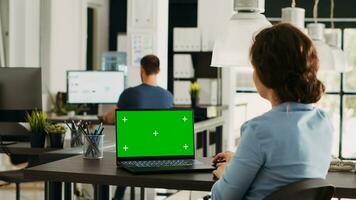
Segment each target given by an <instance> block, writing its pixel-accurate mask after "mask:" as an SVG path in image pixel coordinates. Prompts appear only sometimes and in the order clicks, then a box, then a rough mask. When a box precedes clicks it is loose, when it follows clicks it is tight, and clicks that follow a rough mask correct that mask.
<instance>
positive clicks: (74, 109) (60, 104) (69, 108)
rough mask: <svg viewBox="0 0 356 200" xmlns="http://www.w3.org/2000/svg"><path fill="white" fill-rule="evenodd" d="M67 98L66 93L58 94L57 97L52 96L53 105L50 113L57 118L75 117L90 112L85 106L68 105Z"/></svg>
mask: <svg viewBox="0 0 356 200" xmlns="http://www.w3.org/2000/svg"><path fill="white" fill-rule="evenodd" d="M49 94H50V93H49ZM66 98H67V97H66V93H64V92H57V94H56V95H54V94H50V100H51V103H52V109H51V110H50V113H54V114H55V115H57V116H63V115H68V116H69V117H73V116H74V115H75V114H78V113H80V112H85V111H88V108H86V107H85V105H84V104H68V103H66Z"/></svg>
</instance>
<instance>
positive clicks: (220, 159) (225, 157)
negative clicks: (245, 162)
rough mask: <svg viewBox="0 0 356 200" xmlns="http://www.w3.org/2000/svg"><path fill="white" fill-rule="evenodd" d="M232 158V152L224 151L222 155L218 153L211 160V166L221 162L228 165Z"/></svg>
mask: <svg viewBox="0 0 356 200" xmlns="http://www.w3.org/2000/svg"><path fill="white" fill-rule="evenodd" d="M232 156H234V152H231V151H225V152H222V153H218V154H217V155H216V156H215V157H214V158H213V164H214V165H216V164H217V163H221V162H227V163H229V162H230V160H231V158H232Z"/></svg>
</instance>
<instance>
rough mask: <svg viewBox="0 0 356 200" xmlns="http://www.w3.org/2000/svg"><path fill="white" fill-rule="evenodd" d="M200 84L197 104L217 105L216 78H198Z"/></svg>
mask: <svg viewBox="0 0 356 200" xmlns="http://www.w3.org/2000/svg"><path fill="white" fill-rule="evenodd" d="M197 82H198V84H199V85H200V87H201V89H200V93H199V104H201V105H217V103H218V82H217V79H209V78H198V79H197Z"/></svg>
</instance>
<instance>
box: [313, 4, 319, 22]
mask: <svg viewBox="0 0 356 200" xmlns="http://www.w3.org/2000/svg"><path fill="white" fill-rule="evenodd" d="M318 5H319V0H314V8H313V18H314V23H317V22H318V20H317V18H318Z"/></svg>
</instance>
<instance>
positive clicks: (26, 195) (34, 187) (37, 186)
mask: <svg viewBox="0 0 356 200" xmlns="http://www.w3.org/2000/svg"><path fill="white" fill-rule="evenodd" d="M203 194H205V193H199V192H194V193H190V192H188V191H182V192H181V193H180V194H176V195H173V196H171V197H169V198H163V197H155V198H152V197H151V198H147V200H152V199H154V200H163V199H167V200H184V199H186V200H188V199H194V200H201V198H199V196H200V197H201V196H202V195H203ZM129 198H130V195H129V194H127V195H126V196H125V200H128V199H129ZM0 199H6V200H12V199H15V185H14V184H11V185H6V186H1V187H0ZM43 199H44V198H43V183H26V184H22V185H21V200H43ZM74 199H77V198H74ZM80 199H81V200H82V199H83V200H84V199H90V198H80ZM136 199H139V194H138V193H137V194H136ZM333 200H337V199H335V198H333ZM342 200H348V199H342Z"/></svg>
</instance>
